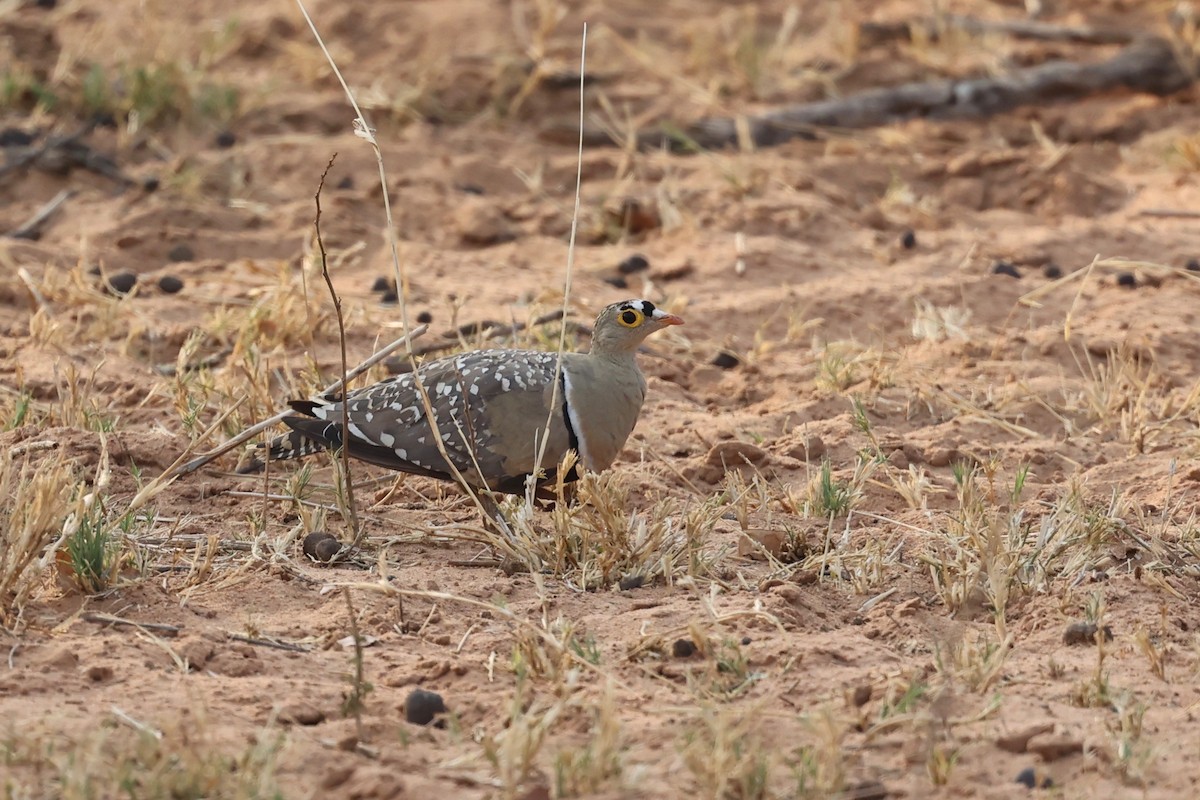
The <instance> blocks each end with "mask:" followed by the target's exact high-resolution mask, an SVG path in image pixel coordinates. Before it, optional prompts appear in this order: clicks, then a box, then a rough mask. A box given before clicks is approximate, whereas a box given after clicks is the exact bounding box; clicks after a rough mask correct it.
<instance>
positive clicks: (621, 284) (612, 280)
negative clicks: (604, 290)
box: [601, 275, 629, 289]
mask: <svg viewBox="0 0 1200 800" xmlns="http://www.w3.org/2000/svg"><path fill="white" fill-rule="evenodd" d="M601 280H603V281H604V282H605V283H607V284H608V285H609V286H615V287H617V288H618V289H628V288H629V281H627V280H625V276H624V275H605V276H604V277H603V278H601Z"/></svg>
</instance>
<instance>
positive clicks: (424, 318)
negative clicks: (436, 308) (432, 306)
mask: <svg viewBox="0 0 1200 800" xmlns="http://www.w3.org/2000/svg"><path fill="white" fill-rule="evenodd" d="M417 322H418V323H419V324H421V325H428V324H429V323H431V322H433V314H430V313H429V312H428V311H422V312H420V313H419V314H417Z"/></svg>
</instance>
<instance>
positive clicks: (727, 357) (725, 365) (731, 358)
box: [708, 350, 742, 369]
mask: <svg viewBox="0 0 1200 800" xmlns="http://www.w3.org/2000/svg"><path fill="white" fill-rule="evenodd" d="M708 363H710V364H712V365H713V366H714V367H720V368H721V369H733V368H734V367H736V366H737V365H738V364H741V363H742V360H741V359H740V358H738V357H737V356H735V355H734V354H733V353H731V352H729V351H728V350H722V351H721V352H719V353H717V354H716V355H715V356H713V358H712V361H709V362H708Z"/></svg>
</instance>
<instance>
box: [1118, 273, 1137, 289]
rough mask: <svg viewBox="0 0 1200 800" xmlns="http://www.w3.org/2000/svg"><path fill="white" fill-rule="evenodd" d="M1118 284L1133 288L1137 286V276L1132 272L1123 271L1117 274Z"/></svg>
mask: <svg viewBox="0 0 1200 800" xmlns="http://www.w3.org/2000/svg"><path fill="white" fill-rule="evenodd" d="M1117 286H1125V287H1128V288H1130V289H1133V288H1135V287H1136V286H1137V276H1136V275H1134V274H1133V273H1132V272H1122V273H1120V274H1118V275H1117Z"/></svg>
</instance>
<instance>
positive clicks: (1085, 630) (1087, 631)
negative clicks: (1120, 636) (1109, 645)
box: [1063, 622, 1113, 645]
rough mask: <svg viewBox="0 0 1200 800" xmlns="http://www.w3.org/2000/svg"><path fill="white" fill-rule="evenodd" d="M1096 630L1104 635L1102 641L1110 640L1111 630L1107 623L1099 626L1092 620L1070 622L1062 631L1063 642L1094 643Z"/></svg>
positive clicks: (1073, 643) (1070, 643) (1069, 643)
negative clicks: (1101, 626)
mask: <svg viewBox="0 0 1200 800" xmlns="http://www.w3.org/2000/svg"><path fill="white" fill-rule="evenodd" d="M1097 632H1099V633H1100V635H1101V636H1103V637H1104V641H1106V642H1111V641H1112V638H1113V632H1112V628H1110V627H1109V626H1108V625H1105V626H1104V627H1103V628H1100V627H1097V625H1096V623H1094V622H1072V623H1071V624H1070V625H1068V626H1067V629H1066V630H1065V631H1063V644H1068V645H1077V644H1095V643H1096V633H1097Z"/></svg>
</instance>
